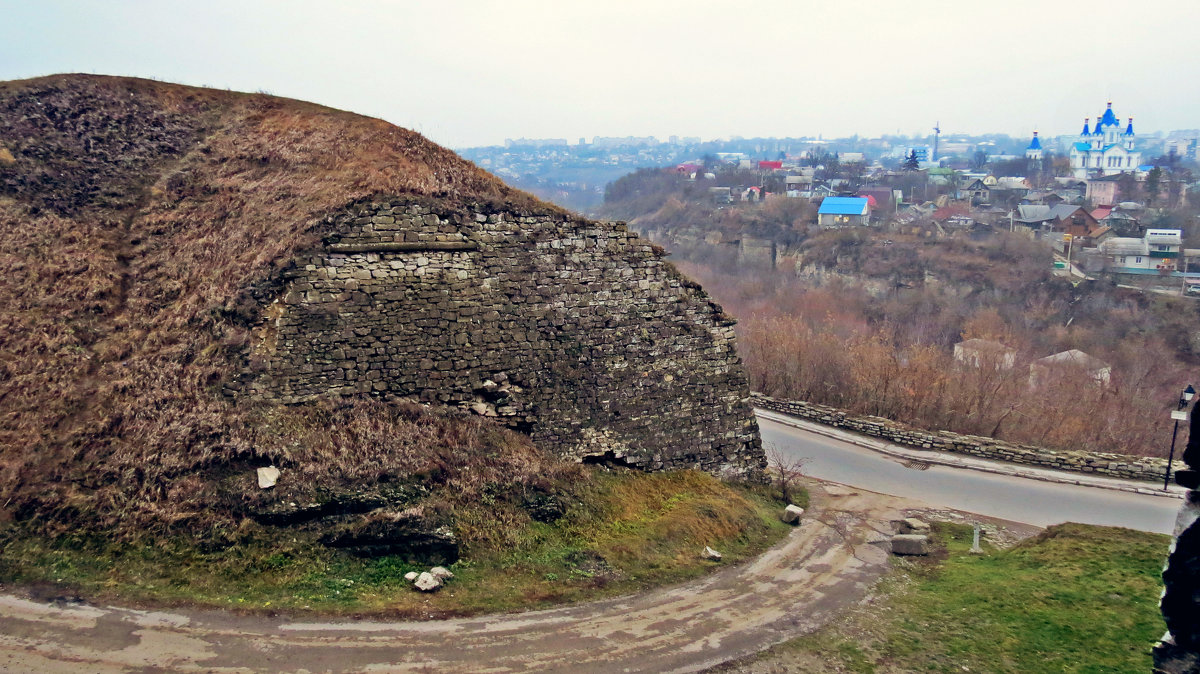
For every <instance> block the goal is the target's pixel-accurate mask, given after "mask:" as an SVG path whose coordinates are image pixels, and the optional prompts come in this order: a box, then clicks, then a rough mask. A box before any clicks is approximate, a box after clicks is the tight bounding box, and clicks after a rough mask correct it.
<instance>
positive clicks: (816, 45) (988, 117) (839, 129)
mask: <svg viewBox="0 0 1200 674" xmlns="http://www.w3.org/2000/svg"><path fill="white" fill-rule="evenodd" d="M0 15H2V16H4V17H5V21H4V22H3V25H0V79H5V80H7V79H21V78H27V77H35V76H40V75H47V74H53V73H59V72H95V73H104V74H112V75H131V76H138V77H153V78H156V79H163V80H170V81H175V82H181V83H184V84H192V85H208V86H215V87H220V88H232V89H236V90H242V91H259V90H262V91H267V92H270V93H274V94H277V95H281V96H288V97H293V98H301V99H305V100H310V101H314V102H317V103H321V104H324V105H330V106H333V107H337V108H342V109H347V110H351V111H354V112H358V113H361V114H366V115H372V116H377V117H381V118H383V119H386V120H388V121H390V122H393V123H395V124H398V125H400V126H405V127H408V128H411V129H414V130H416V131H419V132H421V133H423V134H425V135H426V136H428V137H429V138H430V139H432V140H434V141H435V142H438V143H441V144H444V145H447V146H450V147H471V146H483V145H501V144H503V142H504V139H505V138H519V137H525V138H566V139H568V140H570V141H571V142H577V141H578V139H579V138H580V137H587V138H589V139H590V138H591V137H593V136H627V135H632V136H651V135H652V136H655V137H657V138H659V139H666V138H667V137H668V136H671V135H678V136H698V137H701V138H703V139H705V140H709V139H714V138H728V137H732V136H741V137H746V138H752V137H780V138H782V137H799V136H817V135H820V136H822V137H825V138H837V137H848V136H852V135H855V134H858V135H860V136H865V137H878V136H881V135H886V134H897V133H899V134H902V135H913V134H927V133H929V130H930V129H931V128H932V127H933V125H934V123H935V122H940V124H941V127H942V129H943V136H946V135H954V134H970V135H982V134H985V133H993V132H994V133H1006V134H1009V135H1011V136H1015V137H1021V136H1028V135H1031V134H1032V132H1033V131H1034V130H1035V129H1038V130H1040V131H1041V132H1042V134H1043V135H1044V136H1058V135H1064V134H1070V133H1075V132H1077V131H1078V129H1079V128H1082V125H1083V120H1084V118H1085V117H1091V118H1093V120H1094V119H1095V118H1096V117H1097V116H1098V115H1099V114H1100V113H1102V112H1103V110H1104V106H1105V103H1106V102H1107V101H1108V100H1112V101H1113V105H1114V111H1115V112H1116V113H1117V114H1118V115H1119V116H1120V117H1121V118H1122V119H1125V118H1126V117H1128V116H1131V115H1132V116H1133V117H1134V121H1135V124H1136V125H1137V126H1138V129H1139V133H1143V134H1146V133H1151V132H1154V131H1169V130H1173V129H1189V128H1197V127H1200V116H1198V115H1197V114H1196V111H1197V110H1200V87H1195V86H1192V85H1191V83H1190V80H1189V76H1190V75H1191V74H1194V73H1196V72H1200V50H1196V49H1195V48H1194V47H1193V45H1194V39H1193V32H1194V29H1195V26H1197V25H1200V5H1197V4H1196V3H1193V2H1184V1H1179V0H1150V1H1148V2H1141V3H1128V2H1118V1H1112V0H1095V1H1092V2H1088V3H1046V2H1034V1H1032V0H1010V2H1006V3H1001V4H995V3H993V4H989V5H987V6H986V7H983V6H979V7H978V8H976V7H973V6H969V5H968V6H964V5H963V4H962V3H956V2H949V1H945V0H918V1H914V2H910V3H869V2H863V1H860V2H834V1H832V0H809V1H806V2H794V1H793V2H784V1H781V0H765V1H764V2H762V3H758V4H756V5H754V6H753V7H752V8H743V7H735V8H731V7H730V5H729V4H728V3H724V2H714V1H709V0H693V1H691V2H682V1H676V0H670V1H665V0H663V1H657V2H642V3H634V2H626V1H622V0H612V1H610V2H603V3H599V2H576V3H551V2H534V1H532V0H508V1H505V2H499V1H482V0H480V1H472V2H453V1H447V2H429V1H425V0H415V1H412V2H386V1H383V0H369V1H368V0H362V1H358V2H349V3H334V2H316V1H314V0H295V1H292V2H281V1H274V0H272V1H269V2H238V3H235V2H230V1H228V0H216V1H214V2H204V3H190V4H187V5H183V4H175V3H161V2H149V1H148V0H129V1H125V2H117V3H81V2H70V1H67V0H40V1H39V2H36V3H30V2H18V1H15V0H0ZM1073 28H1074V29H1077V30H1073ZM1109 29H1111V30H1109Z"/></svg>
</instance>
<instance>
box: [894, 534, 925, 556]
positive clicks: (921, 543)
mask: <svg viewBox="0 0 1200 674" xmlns="http://www.w3.org/2000/svg"><path fill="white" fill-rule="evenodd" d="M892 554H893V555H928V554H929V537H928V536H922V535H920V534H898V535H896V536H892Z"/></svg>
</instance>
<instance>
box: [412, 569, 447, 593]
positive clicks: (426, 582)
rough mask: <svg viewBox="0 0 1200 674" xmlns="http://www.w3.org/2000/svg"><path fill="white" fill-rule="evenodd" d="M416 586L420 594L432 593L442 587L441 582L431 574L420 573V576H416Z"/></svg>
mask: <svg viewBox="0 0 1200 674" xmlns="http://www.w3.org/2000/svg"><path fill="white" fill-rule="evenodd" d="M416 586H417V589H418V590H420V591H422V592H433V591H434V590H437V589H438V588H440V587H441V586H442V581H440V580H438V579H437V577H435V576H434V575H433V574H432V573H429V572H428V571H422V572H421V575H419V576H417V582H416Z"/></svg>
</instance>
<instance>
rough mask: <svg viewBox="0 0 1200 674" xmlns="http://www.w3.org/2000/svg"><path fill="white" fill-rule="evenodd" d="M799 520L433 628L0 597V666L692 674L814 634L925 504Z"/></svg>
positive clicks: (864, 582)
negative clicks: (715, 566) (640, 585)
mask: <svg viewBox="0 0 1200 674" xmlns="http://www.w3.org/2000/svg"><path fill="white" fill-rule="evenodd" d="M813 504H814V508H813V509H812V510H813V512H815V513H816V514H817V515H816V517H814V518H809V519H807V520H806V521H805V522H804V524H802V525H801V526H800V527H798V528H797V529H796V530H795V531H794V532H792V534H791V535H790V536H789V537H788V539H787V540H786V541H785V542H784V543H782V544H781V545H778V546H776V547H775V548H772V549H771V550H770V551H768V552H767V553H765V554H764V555H762V556H761V557H759V558H758V559H756V560H754V561H753V562H751V563H748V564H745V565H742V566H739V567H734V568H729V569H725V570H722V571H720V572H717V573H715V574H713V575H711V576H708V577H706V578H703V579H701V580H698V581H694V582H690V583H687V584H685V585H680V586H676V587H671V588H665V589H661V590H657V591H653V592H649V593H646V594H643V595H637V596H632V597H623V598H619V599H614V600H609V601H603V602H596V603H591V604H584V605H579V606H572V607H567V608H561V609H552V610H546V611H535V612H529V613H521V614H511V615H500V616H490V617H482V618H468V619H457V620H444V621H432V622H408V623H384V622H368V621H357V622H354V621H351V622H337V623H316V622H293V621H290V620H288V619H286V618H268V617H257V616H234V615H229V614H225V613H221V612H216V611H211V612H209V611H173V612H148V611H135V610H131V609H121V608H108V607H105V608H99V607H92V606H81V605H64V604H45V603H39V602H34V601H29V600H26V599H21V598H17V597H12V596H0V670H2V671H31V672H32V671H38V672H68V671H69V672H84V671H86V672H121V671H164V670H165V671H205V672H245V671H297V672H300V671H308V672H326V671H328V672H342V671H370V672H425V671H437V672H465V671H472V672H480V671H486V672H516V671H587V672H641V671H647V672H668V671H676V672H689V671H698V670H702V669H705V668H707V667H711V666H713V665H716V664H719V663H721V662H725V661H728V660H731V659H734V658H739V657H744V656H746V655H749V654H751V653H755V652H758V651H760V650H762V649H764V648H766V647H768V646H770V645H772V644H775V643H778V642H780V641H783V640H785V639H788V638H791V637H794V636H798V635H799V634H803V633H806V632H809V631H812V630H814V629H816V628H818V627H820V626H821V625H823V624H824V623H825V622H826V621H828V620H829V619H830V618H832V617H833V616H834V615H836V614H837V612H838V611H839V610H841V609H843V608H844V607H846V606H848V605H850V604H852V603H854V602H857V601H858V600H860V599H861V598H862V597H863V596H864V595H865V594H866V592H867V590H868V589H869V588H870V586H871V585H872V584H873V583H874V582H875V580H876V579H877V578H878V577H879V576H880V575H881V574H882V573H884V572H885V571H886V570H887V568H888V561H887V558H888V554H887V549H886V543H884V544H881V541H884V540H886V538H887V534H890V532H891V525H890V522H891V520H893V519H896V518H898V517H901V516H902V513H903V511H904V510H905V509H906V508H914V507H921V504H918V503H915V502H913V501H903V500H901V499H896V498H893V497H888V496H881V495H878V494H873V493H870V492H865V491H860V490H851V489H848V488H837V487H830V488H828V489H822V488H820V487H817V488H814V489H813Z"/></svg>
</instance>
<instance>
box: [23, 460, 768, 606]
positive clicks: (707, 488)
mask: <svg viewBox="0 0 1200 674" xmlns="http://www.w3.org/2000/svg"><path fill="white" fill-rule="evenodd" d="M564 498H567V499H568V500H569V506H568V508H567V511H566V513H565V514H564V515H563V517H561V518H560V519H558V520H557V521H555V522H553V523H541V522H536V521H532V520H531V519H529V517H528V516H527V515H525V514H524V513H523V512H522V511H520V509H519V508H517V507H516V506H514V505H513V504H512V503H510V502H507V501H503V500H495V501H493V502H492V503H482V502H481V503H479V504H478V505H476V506H472V507H456V511H455V512H454V521H455V522H456V527H458V528H459V530H460V537H461V538H463V539H464V540H473V541H480V543H478V544H476V545H473V546H471V547H470V548H468V549H467V550H465V551H464V556H463V559H462V560H460V561H459V562H458V563H457V564H455V565H453V566H452V567H451V570H452V571H453V572H454V573H455V575H456V577H455V578H454V579H453V580H451V581H449V583H447V585H446V586H445V587H444V588H442V590H441V591H439V592H437V593H434V594H422V593H419V592H416V591H415V590H413V589H412V587H411V585H410V584H409V583H407V582H406V581H405V580H404V579H403V576H404V574H405V573H407V572H409V571H422V570H425V567H417V566H415V565H412V564H409V563H406V562H404V561H403V560H402V559H401V558H399V557H395V556H385V557H379V558H374V559H364V558H360V557H356V556H354V555H352V554H349V553H346V552H343V551H338V550H331V549H329V548H326V547H324V546H321V545H318V544H315V543H314V542H313V541H312V540H311V538H310V537H306V536H304V535H301V534H300V533H299V532H297V535H296V536H295V537H291V536H282V537H281V536H278V535H277V536H276V538H275V539H274V540H272V541H269V542H267V541H259V540H258V538H257V537H256V536H255V535H247V536H246V540H247V541H249V542H245V543H240V544H237V545H234V546H232V547H229V548H226V549H223V550H219V551H206V550H204V549H202V548H200V547H197V546H195V545H193V544H191V543H189V542H187V541H185V540H182V539H178V540H176V539H172V540H163V539H158V540H149V541H142V542H138V543H113V542H108V541H104V540H100V539H97V538H94V537H93V538H86V537H82V536H65V537H61V538H58V539H56V540H52V541H47V540H44V539H41V538H39V537H35V536H21V535H18V531H17V530H16V529H9V530H8V531H6V532H4V533H3V535H0V545H2V547H0V583H4V584H9V585H17V586H26V587H33V588H35V589H38V591H39V592H42V593H48V592H53V593H78V594H80V595H82V596H83V597H85V598H90V599H105V600H110V601H124V602H133V603H136V604H152V605H199V606H212V607H223V608H228V607H233V608H240V609H246V610H259V611H263V610H265V611H274V610H279V611H289V612H292V611H295V612H301V611H320V612H328V613H378V614H390V615H402V616H411V617H429V616H445V615H470V614H479V613H487V612H500V611H512V610H518V609H528V608H536V607H543V606H549V605H553V604H559V603H564V602H573V601H581V600H587V599H594V598H599V597H604V596H611V595H615V594H622V593H627V592H634V591H638V590H642V589H645V588H647V587H650V586H656V585H661V584H664V583H671V582H676V581H680V580H685V579H688V578H693V577H696V576H699V575H701V574H704V573H706V572H707V571H709V570H711V569H712V568H714V565H713V563H711V562H707V561H705V560H702V559H701V558H700V552H701V550H702V549H703V547H704V546H705V545H711V546H712V547H714V548H716V549H718V550H720V551H721V552H722V553H723V554H724V555H725V561H724V563H725V564H729V563H737V562H739V561H742V560H745V559H747V558H749V557H751V556H753V555H755V554H757V553H759V552H761V551H762V550H764V549H766V548H767V547H769V546H770V545H771V544H773V543H775V542H776V541H778V540H779V539H780V538H782V537H783V536H784V535H785V534H786V533H787V531H788V530H789V527H787V525H784V524H782V523H780V522H779V520H778V512H779V504H778V502H777V501H775V500H774V499H772V498H771V497H770V495H769V493H768V492H767V491H766V490H765V489H764V488H762V487H748V486H739V485H730V484H726V483H723V482H721V481H719V480H717V479H715V478H713V477H712V476H710V475H707V474H705V473H700V472H697V471H680V472H671V473H641V472H636V471H616V472H608V471H603V470H599V469H596V470H591V471H589V472H588V475H587V479H585V480H582V481H581V482H580V483H579V484H576V485H573V486H572V488H571V490H570V491H569V492H567V493H566V496H564ZM485 530H486V534H487V535H484V534H483V533H482V532H484V531H485ZM251 533H252V534H253V533H255V532H251ZM256 541H258V542H256Z"/></svg>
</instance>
